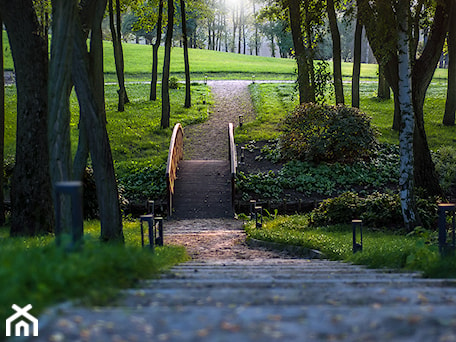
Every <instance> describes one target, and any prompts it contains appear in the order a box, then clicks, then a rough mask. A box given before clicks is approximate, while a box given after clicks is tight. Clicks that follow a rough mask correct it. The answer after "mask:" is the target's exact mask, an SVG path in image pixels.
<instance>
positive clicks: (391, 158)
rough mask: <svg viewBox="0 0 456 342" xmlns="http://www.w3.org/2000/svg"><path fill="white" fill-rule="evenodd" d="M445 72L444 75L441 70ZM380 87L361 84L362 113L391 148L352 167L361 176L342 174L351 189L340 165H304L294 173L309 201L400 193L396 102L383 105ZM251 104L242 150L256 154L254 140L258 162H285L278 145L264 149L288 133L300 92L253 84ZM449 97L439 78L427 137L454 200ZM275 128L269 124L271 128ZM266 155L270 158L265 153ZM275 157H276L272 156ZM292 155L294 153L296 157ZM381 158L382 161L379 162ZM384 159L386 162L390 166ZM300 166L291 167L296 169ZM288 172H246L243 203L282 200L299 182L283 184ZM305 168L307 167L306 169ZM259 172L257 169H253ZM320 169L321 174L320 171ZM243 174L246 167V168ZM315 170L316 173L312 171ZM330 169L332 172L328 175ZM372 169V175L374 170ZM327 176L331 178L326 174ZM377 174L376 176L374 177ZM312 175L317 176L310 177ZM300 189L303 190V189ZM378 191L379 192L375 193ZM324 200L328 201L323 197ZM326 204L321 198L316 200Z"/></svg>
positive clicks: (431, 96)
mask: <svg viewBox="0 0 456 342" xmlns="http://www.w3.org/2000/svg"><path fill="white" fill-rule="evenodd" d="M441 72H443V71H441ZM376 89H377V84H376V82H363V83H362V84H361V93H362V94H361V110H363V111H364V112H365V113H366V114H367V115H368V116H370V117H371V118H372V122H371V124H372V126H373V127H374V128H375V129H376V130H378V131H379V132H380V134H379V136H378V140H379V142H381V143H383V144H385V143H386V144H387V145H383V146H390V147H389V148H387V149H386V150H385V149H383V148H382V147H381V148H380V150H377V152H376V155H375V156H374V157H373V158H372V159H371V162H369V163H367V162H366V163H364V164H362V165H359V166H357V164H356V163H354V164H352V167H354V168H355V169H356V170H357V171H356V174H355V175H353V173H351V172H350V171H349V170H343V172H342V173H343V174H345V175H347V178H349V179H353V180H354V182H353V183H351V184H350V185H349V186H346V187H343V186H342V187H341V186H340V185H341V183H342V185H343V183H344V182H340V181H339V178H340V177H342V179H343V178H344V176H341V175H340V174H341V172H340V171H339V170H340V166H339V165H338V164H337V163H336V164H327V163H320V164H319V166H317V165H312V169H310V168H309V166H308V165H305V164H301V165H302V166H303V167H302V168H301V169H295V171H296V172H297V173H296V175H297V176H296V178H299V179H302V180H303V179H306V180H307V181H306V182H307V184H306V182H302V184H298V185H297V186H298V187H300V188H301V189H300V191H305V193H304V194H305V195H306V196H307V197H309V196H310V195H311V194H312V192H317V193H318V194H320V195H324V196H326V197H329V196H334V195H338V194H341V193H342V192H343V191H361V194H362V192H363V191H365V190H366V185H367V187H369V185H368V184H369V183H368V182H372V183H370V191H371V192H372V191H374V190H376V189H377V190H378V189H384V188H385V186H386V187H387V188H390V189H393V190H394V189H395V188H396V186H397V179H398V175H397V170H398V168H399V167H398V165H399V164H398V162H399V154H398V150H397V148H396V147H394V146H397V144H398V133H397V132H395V131H393V130H392V129H391V127H392V122H393V110H394V103H393V100H392V99H390V100H378V99H377V97H376ZM250 90H251V93H252V99H253V101H254V105H255V108H256V110H257V113H258V114H257V115H258V116H257V119H256V120H254V121H253V122H251V123H248V124H245V125H244V126H243V127H242V128H238V129H237V131H236V141H237V142H238V143H239V144H240V145H245V146H246V151H247V152H246V153H247V154H248V152H249V151H253V150H254V148H251V146H252V145H254V144H252V143H251V142H249V140H253V141H255V144H256V145H257V146H259V147H258V148H257V151H256V155H257V156H256V158H261V159H263V158H267V157H268V154H269V155H270V159H271V161H278V160H280V158H281V156H280V155H277V150H278V149H280V146H278V147H277V146H275V145H274V144H275V142H273V143H271V142H270V141H269V142H267V145H269V146H271V147H265V146H264V142H265V141H266V140H270V139H277V138H278V137H279V135H280V132H281V130H282V128H283V124H282V123H283V122H284V120H285V118H286V117H287V115H288V114H289V113H290V112H291V111H292V110H293V109H294V108H295V106H296V105H297V104H298V100H297V93H296V89H295V86H294V85H293V84H252V85H251V86H250ZM445 98H446V83H445V82H442V81H441V79H440V78H438V77H437V78H435V79H434V81H433V83H432V84H431V86H430V88H429V91H428V97H427V99H426V103H425V125H426V132H427V135H428V141H429V145H430V147H431V149H433V151H434V155H433V157H434V162H435V163H436V167H437V170H438V172H439V175H440V182H441V185H442V187H443V189H444V190H445V191H446V193H447V194H448V195H449V196H453V194H454V189H455V185H456V177H455V175H454V173H453V171H452V170H454V169H453V168H452V166H454V165H455V156H456V152H455V151H456V149H455V147H454V140H453V139H454V138H453V137H454V135H455V133H456V128H455V127H446V126H443V125H442V124H441V120H442V117H443V113H444V107H445ZM349 101H350V97H349V96H347V98H346V102H347V103H349ZM271 122H272V123H273V124H270V123H271ZM265 152H266V153H265ZM271 152H273V155H272V156H271ZM292 154H293V153H292ZM379 158H380V159H379ZM385 160H386V161H387V163H385ZM296 165H297V164H296V163H295V162H294V164H292V166H293V168H295V166H296ZM282 166H283V167H284V169H285V170H286V169H287V168H288V167H290V166H291V165H287V164H285V165H275V166H274V165H268V167H269V169H272V170H274V171H273V172H268V171H267V170H263V169H260V170H256V171H254V172H247V171H245V172H244V173H243V174H242V173H241V175H240V177H239V179H240V187H239V188H240V190H242V191H244V194H243V196H244V197H243V199H244V200H247V199H248V198H249V197H252V198H254V199H262V198H268V197H269V198H274V197H276V198H278V197H283V195H284V192H285V195H286V190H287V189H289V188H290V186H291V187H292V188H293V187H294V188H296V182H297V180H292V181H293V182H292V183H291V184H290V186H289V185H288V184H287V181H283V180H281V178H282V174H283V172H284V171H283V170H280V169H281V168H282ZM304 166H305V167H304ZM254 168H255V167H252V169H254ZM320 168H321V170H322V171H321V172H320V171H319V170H318V169H320ZM241 170H242V168H241ZM309 170H311V172H309ZM325 170H327V171H325ZM369 170H371V171H369ZM376 170H379V174H378V181H376V180H375V177H376V175H375V172H376ZM384 172H386V173H388V172H389V173H390V177H387V178H386V179H385V180H386V181H385V182H382V178H383V176H382V175H383V173H384ZM322 174H323V175H325V174H326V176H323V175H322ZM369 174H371V175H373V177H371V176H369ZM311 175H313V177H312V176H311ZM360 177H361V178H362V179H361V182H360V184H359V185H360V186H356V182H357V181H358V180H359V178H360ZM300 185H301V186H300ZM375 188H376V189H375ZM324 196H323V198H324ZM315 199H317V200H321V199H322V196H319V197H315Z"/></svg>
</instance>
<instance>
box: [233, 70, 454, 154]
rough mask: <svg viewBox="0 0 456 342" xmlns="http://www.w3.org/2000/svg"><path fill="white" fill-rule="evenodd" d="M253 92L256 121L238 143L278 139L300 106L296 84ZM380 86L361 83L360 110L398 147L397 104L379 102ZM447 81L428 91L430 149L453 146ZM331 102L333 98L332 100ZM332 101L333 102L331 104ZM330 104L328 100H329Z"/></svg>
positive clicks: (261, 86) (426, 108)
mask: <svg viewBox="0 0 456 342" xmlns="http://www.w3.org/2000/svg"><path fill="white" fill-rule="evenodd" d="M250 91H251V94H252V99H253V102H254V106H255V108H256V110H257V113H258V114H257V119H256V120H255V121H253V122H251V123H247V124H246V125H244V126H243V127H242V129H239V128H238V129H237V130H236V141H237V142H239V143H245V142H247V141H249V140H269V139H275V138H277V137H278V135H279V133H280V126H279V123H280V122H281V121H282V120H283V118H284V117H285V116H286V115H287V113H289V112H290V111H292V110H293V108H294V107H295V106H297V105H298V95H297V91H296V88H295V85H294V84H252V85H250ZM376 92H377V83H376V82H363V83H362V84H361V91H360V93H361V103H360V109H361V110H362V111H364V112H366V113H367V114H368V115H369V116H371V117H372V124H373V125H374V126H375V127H376V128H377V129H378V130H379V131H380V133H381V136H380V137H379V140H380V141H381V142H388V143H393V144H398V142H399V140H398V138H399V135H398V133H397V132H395V131H393V130H392V129H391V127H392V125H393V113H394V101H393V99H390V100H383V101H381V100H378V99H377V97H376ZM345 95H346V96H345V102H346V103H347V104H350V103H351V96H350V87H349V85H348V84H345ZM445 99H446V82H443V81H440V80H438V79H434V82H432V83H431V85H430V87H429V90H428V92H427V97H426V102H425V105H424V113H425V117H424V120H425V127H426V133H427V137H428V143H429V146H430V148H431V149H433V150H438V149H439V148H441V147H443V146H450V147H454V139H455V136H456V126H453V127H447V126H443V125H442V119H443V113H444V111H445ZM331 100H332V99H331ZM331 100H330V101H331ZM328 102H329V101H328Z"/></svg>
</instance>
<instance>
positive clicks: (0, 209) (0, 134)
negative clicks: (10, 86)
mask: <svg viewBox="0 0 456 342" xmlns="http://www.w3.org/2000/svg"><path fill="white" fill-rule="evenodd" d="M0 27H3V20H2V14H1V12H0ZM0 42H2V51H0V175H3V173H4V159H5V157H4V151H5V76H4V70H5V69H4V62H3V60H4V58H3V29H2V30H0ZM0 189H3V177H0ZM4 224H5V199H4V197H3V191H0V225H4Z"/></svg>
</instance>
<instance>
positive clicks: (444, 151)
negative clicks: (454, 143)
mask: <svg viewBox="0 0 456 342" xmlns="http://www.w3.org/2000/svg"><path fill="white" fill-rule="evenodd" d="M433 157H434V158H433V160H434V163H435V168H436V171H437V173H438V174H439V178H440V186H441V187H442V189H443V190H444V191H450V190H451V189H452V188H453V189H454V188H456V149H455V148H453V147H448V146H445V147H442V148H441V149H439V150H438V151H437V153H435V154H434V156H433Z"/></svg>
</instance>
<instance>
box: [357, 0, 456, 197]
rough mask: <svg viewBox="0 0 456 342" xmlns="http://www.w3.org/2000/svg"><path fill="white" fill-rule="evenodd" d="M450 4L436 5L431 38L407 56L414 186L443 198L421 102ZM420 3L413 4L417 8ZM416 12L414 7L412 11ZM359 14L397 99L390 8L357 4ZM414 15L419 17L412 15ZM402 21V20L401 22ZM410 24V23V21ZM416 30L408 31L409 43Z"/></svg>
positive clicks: (373, 3)
mask: <svg viewBox="0 0 456 342" xmlns="http://www.w3.org/2000/svg"><path fill="white" fill-rule="evenodd" d="M450 2H451V0H444V1H436V3H435V5H436V6H435V10H434V15H433V18H432V24H431V28H430V34H429V36H428V39H427V41H426V44H425V46H424V49H423V51H422V53H421V55H420V56H419V57H415V56H417V53H416V50H415V48H416V47H417V46H418V45H417V44H410V46H411V47H413V49H412V52H411V54H410V56H411V57H412V58H413V60H412V73H411V75H412V76H411V78H412V100H413V110H414V113H415V130H414V140H413V151H414V178H415V185H416V186H417V187H421V188H423V189H425V190H427V192H428V193H429V194H437V195H440V194H442V190H441V188H440V184H439V181H438V177H437V173H436V171H435V166H434V163H433V161H432V158H431V153H430V150H429V146H428V143H427V138H426V132H425V129H424V110H423V107H424V99H425V96H426V91H427V89H428V87H429V84H430V82H431V80H432V77H433V75H434V71H435V68H436V66H437V62H438V60H439V58H440V54H441V51H442V48H443V43H444V39H445V36H446V32H447V28H448V20H449V16H448V10H449V8H450V7H449V5H450ZM419 5H420V3H419V2H418V3H416V2H414V3H413V6H419ZM414 9H416V7H415V8H414ZM358 10H360V12H361V13H362V15H363V23H364V25H365V27H366V32H367V35H368V38H369V43H370V45H371V47H372V49H373V51H374V54H375V56H376V58H377V60H378V61H383V62H384V64H385V76H386V78H387V80H388V83H389V84H390V86H391V88H392V90H393V92H394V95H395V96H397V95H398V76H397V75H398V72H397V70H398V57H397V53H396V47H394V46H393V45H394V44H392V42H395V41H396V40H395V37H396V34H397V31H396V29H395V28H397V27H398V24H397V18H396V17H395V14H394V9H393V8H392V6H391V4H390V3H388V2H384V1H379V0H377V1H368V0H358ZM413 13H415V15H418V16H419V15H420V13H416V11H413ZM408 15H409V16H412V9H411V8H409V9H408ZM401 20H403V18H401ZM411 22H412V23H413V20H412V21H411ZM414 32H416V30H413V29H409V39H411V40H413V39H416V37H413V36H411V34H412V33H414Z"/></svg>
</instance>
